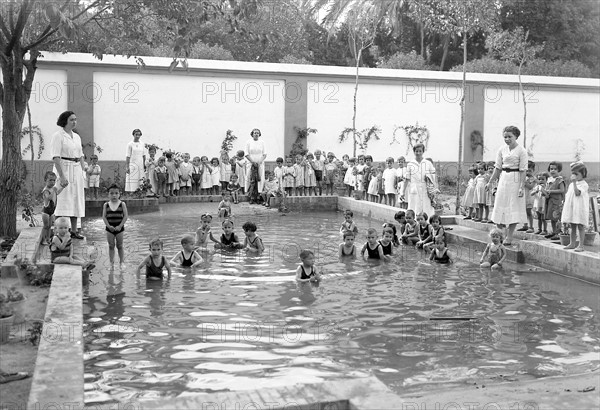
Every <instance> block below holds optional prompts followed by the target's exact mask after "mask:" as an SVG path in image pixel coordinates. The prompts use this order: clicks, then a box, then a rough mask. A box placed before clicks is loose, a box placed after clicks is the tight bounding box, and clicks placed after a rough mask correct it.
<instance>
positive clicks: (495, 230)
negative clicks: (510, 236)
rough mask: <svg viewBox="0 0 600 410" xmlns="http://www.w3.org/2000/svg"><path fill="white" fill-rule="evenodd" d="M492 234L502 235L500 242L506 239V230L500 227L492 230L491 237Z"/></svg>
mask: <svg viewBox="0 0 600 410" xmlns="http://www.w3.org/2000/svg"><path fill="white" fill-rule="evenodd" d="M492 236H499V237H500V242H502V241H503V240H504V232H502V231H501V230H500V229H498V228H494V229H492V230H491V231H490V238H491V237H492Z"/></svg>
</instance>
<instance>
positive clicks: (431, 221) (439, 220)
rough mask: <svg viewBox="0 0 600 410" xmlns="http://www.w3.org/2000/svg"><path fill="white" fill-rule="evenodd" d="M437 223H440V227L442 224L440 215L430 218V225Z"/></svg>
mask: <svg viewBox="0 0 600 410" xmlns="http://www.w3.org/2000/svg"><path fill="white" fill-rule="evenodd" d="M435 221H438V222H439V223H440V225H441V224H442V218H440V216H439V215H438V214H433V215H431V216H430V217H429V223H433V222H435Z"/></svg>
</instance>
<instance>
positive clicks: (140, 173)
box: [125, 128, 146, 192]
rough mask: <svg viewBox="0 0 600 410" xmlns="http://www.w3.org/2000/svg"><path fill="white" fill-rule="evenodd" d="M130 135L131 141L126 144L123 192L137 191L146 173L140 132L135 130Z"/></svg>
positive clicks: (144, 149) (144, 153)
mask: <svg viewBox="0 0 600 410" xmlns="http://www.w3.org/2000/svg"><path fill="white" fill-rule="evenodd" d="M132 134H133V141H131V142H130V143H129V144H127V153H126V154H125V168H126V170H125V192H134V191H135V190H136V189H138V188H139V187H140V182H141V180H142V178H144V175H145V172H146V165H145V164H146V148H145V147H144V143H143V142H140V138H141V137H142V131H140V130H139V129H137V128H136V129H135V130H133V132H132Z"/></svg>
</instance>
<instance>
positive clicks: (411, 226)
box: [402, 209, 419, 245]
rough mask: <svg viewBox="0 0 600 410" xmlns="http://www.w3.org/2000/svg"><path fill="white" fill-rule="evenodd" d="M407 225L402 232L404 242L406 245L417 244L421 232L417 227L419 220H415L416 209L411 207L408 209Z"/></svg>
mask: <svg viewBox="0 0 600 410" xmlns="http://www.w3.org/2000/svg"><path fill="white" fill-rule="evenodd" d="M405 218H406V225H404V232H403V233H402V243H404V244H406V245H415V244H416V243H417V242H419V232H418V229H417V221H415V211H413V210H412V209H409V210H408V211H406V215H405Z"/></svg>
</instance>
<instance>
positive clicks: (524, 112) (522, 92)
mask: <svg viewBox="0 0 600 410" xmlns="http://www.w3.org/2000/svg"><path fill="white" fill-rule="evenodd" d="M522 67H523V60H521V62H520V64H519V73H518V74H519V89H520V90H521V97H522V98H523V148H525V149H527V101H525V89H524V88H523V83H522V82H521V68H522Z"/></svg>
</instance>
